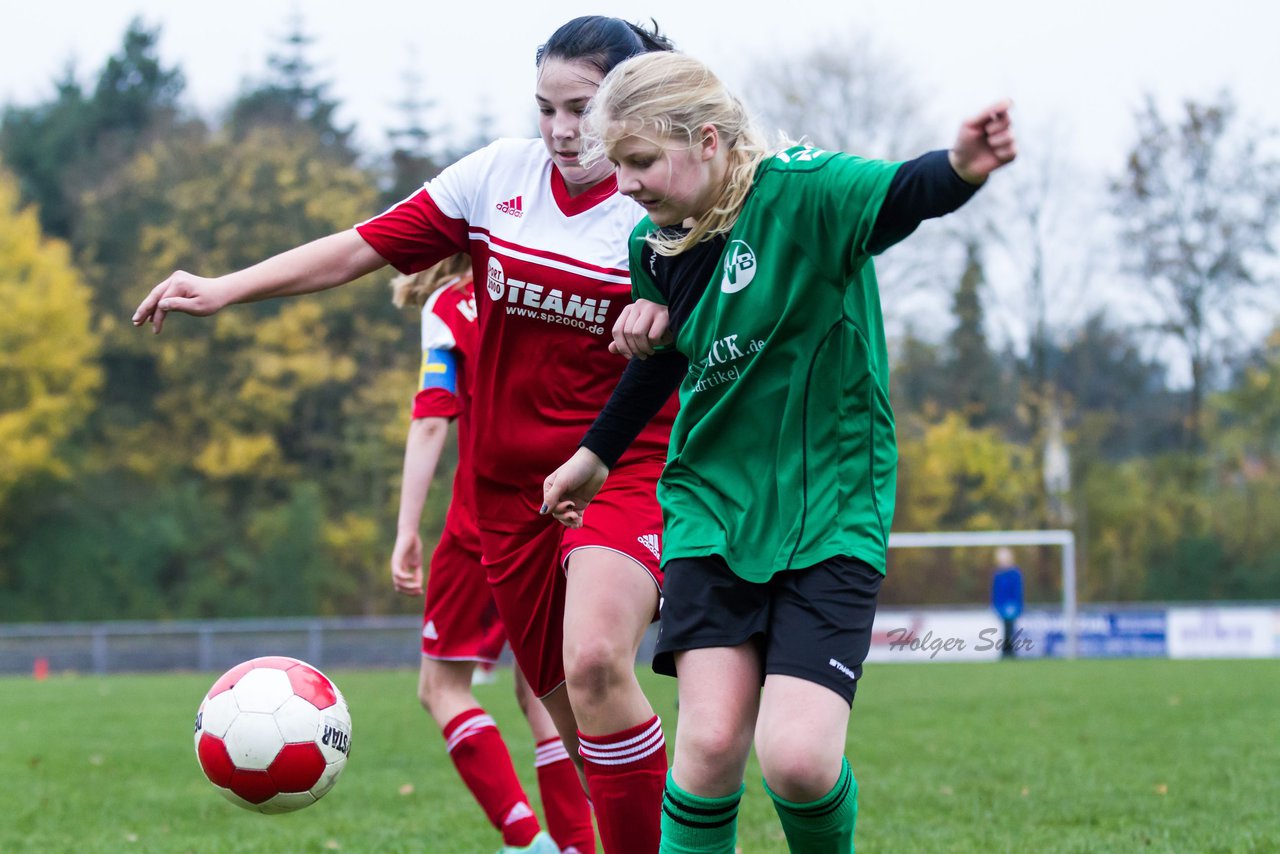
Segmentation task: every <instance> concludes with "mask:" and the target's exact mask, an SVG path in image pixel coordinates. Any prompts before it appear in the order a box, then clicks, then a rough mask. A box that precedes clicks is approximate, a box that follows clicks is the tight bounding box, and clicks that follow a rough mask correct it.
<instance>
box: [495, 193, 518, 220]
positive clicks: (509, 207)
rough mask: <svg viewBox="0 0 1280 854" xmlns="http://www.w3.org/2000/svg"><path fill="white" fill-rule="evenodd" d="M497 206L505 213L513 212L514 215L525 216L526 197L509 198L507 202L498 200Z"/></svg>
mask: <svg viewBox="0 0 1280 854" xmlns="http://www.w3.org/2000/svg"><path fill="white" fill-rule="evenodd" d="M495 207H497V209H498V210H500V211H502V212H503V213H504V214H511V215H512V216H514V217H522V216H524V199H522V198H521V197H520V196H516V197H515V198H514V199H507V200H506V201H505V202H498V204H497V205H495Z"/></svg>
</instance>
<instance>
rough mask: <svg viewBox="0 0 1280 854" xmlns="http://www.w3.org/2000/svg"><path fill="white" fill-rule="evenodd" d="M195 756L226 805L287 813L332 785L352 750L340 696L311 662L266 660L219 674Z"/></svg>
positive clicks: (201, 718)
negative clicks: (227, 803)
mask: <svg viewBox="0 0 1280 854" xmlns="http://www.w3.org/2000/svg"><path fill="white" fill-rule="evenodd" d="M195 741H196V758H197V759H198V760H199V761H200V767H201V769H203V770H204V773H205V776H206V777H208V778H209V782H211V783H213V785H214V786H216V787H217V789H218V791H219V792H221V793H222V794H223V795H224V796H226V798H227V800H229V801H231V803H233V804H236V805H237V806H242V807H244V808H245V809H247V810H254V811H256V812H262V813H282V812H292V811H293V810H298V809H302V808H303V807H306V806H310V805H311V804H314V803H315V802H316V801H317V800H319V799H320V798H321V797H323V796H324V794H325V792H328V791H329V790H330V789H331V788H333V784H334V782H336V781H337V779H338V775H339V774H340V773H342V768H343V766H344V765H346V763H347V754H348V753H349V752H350V750H351V713H350V712H349V711H347V702H346V700H344V699H343V697H342V692H341V691H339V690H338V688H337V686H336V685H334V684H333V683H332V682H330V681H329V678H328V677H327V676H325V675H324V674H323V673H321V672H320V671H319V670H317V669H315V668H314V667H312V666H311V665H309V664H307V663H306V662H303V661H298V660H297V659H294V658H284V657H282V656H268V657H266V658H255V659H253V660H251V661H246V662H244V663H243V664H237V665H236V666H235V667H233V668H231V669H230V670H228V671H227V672H226V673H224V674H222V676H221V677H219V679H218V681H217V682H214V683H213V687H212V688H210V689H209V693H208V694H206V695H205V698H204V701H203V702H202V703H201V704H200V710H199V711H198V712H196V734H195Z"/></svg>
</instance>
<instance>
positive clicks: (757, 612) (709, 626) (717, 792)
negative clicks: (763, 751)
mask: <svg viewBox="0 0 1280 854" xmlns="http://www.w3.org/2000/svg"><path fill="white" fill-rule="evenodd" d="M663 576H664V582H663V595H664V597H665V599H664V601H663V605H662V631H661V633H660V634H659V636H658V648H657V650H656V651H655V654H654V658H653V669H654V670H655V671H657V672H658V673H662V674H665V675H668V676H678V677H679V681H678V683H677V684H678V686H679V696H680V720H679V722H678V723H677V725H676V751H675V759H674V762H673V765H672V773H671V774H670V775H668V777H667V787H666V793H665V795H664V798H663V804H662V806H663V809H662V851H663V854H677V852H692V851H699V852H703V851H705V852H723V854H731V852H733V851H734V850H735V842H736V838H737V816H738V803H739V801H740V799H741V797H742V791H743V787H742V774H743V769H744V767H745V763H746V759H747V754H748V753H749V752H750V749H751V733H752V730H753V727H754V724H755V718H756V711H757V708H758V706H759V700H760V680H761V673H762V669H763V661H762V659H761V646H760V639H761V637H763V635H764V632H765V630H766V629H767V627H768V621H769V610H770V604H771V603H770V589H769V587H768V585H764V584H752V583H750V582H747V581H744V580H742V579H741V578H739V577H738V576H737V575H735V574H734V573H733V572H732V571H731V570H730V569H729V567H728V566H726V565H725V562H724V560H723V559H722V558H720V557H717V556H709V557H698V558H677V559H674V560H671V561H668V563H667V565H666V566H665V567H664V573H663Z"/></svg>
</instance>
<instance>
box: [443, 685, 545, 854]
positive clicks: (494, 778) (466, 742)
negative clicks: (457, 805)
mask: <svg viewBox="0 0 1280 854" xmlns="http://www.w3.org/2000/svg"><path fill="white" fill-rule="evenodd" d="M444 740H445V747H446V749H447V750H448V751H449V758H450V759H452V760H453V764H454V766H456V767H457V769H458V774H459V776H461V777H462V782H464V783H466V784H467V788H468V789H470V790H471V794H472V795H473V796H475V799H476V802H477V803H479V804H480V807H481V809H483V810H484V813H485V815H487V816H488V817H489V821H490V822H492V823H493V826H494V827H496V828H498V830H499V831H500V832H501V833H502V841H503V843H504V844H506V845H511V846H515V847H517V848H519V847H521V846H524V845H528V844H529V843H530V842H532V841H533V837H535V836H537V835H538V832H539V831H540V830H542V827H541V826H540V825H539V824H538V817H537V816H536V815H534V813H533V810H532V809H531V808H530V807H529V799H528V798H527V797H525V794H524V789H523V788H521V786H520V780H519V779H518V778H517V777H516V769H515V768H514V767H513V766H512V764H511V754H510V753H508V752H507V745H506V742H504V741H503V740H502V735H501V734H499V732H498V727H497V726H496V725H495V724H494V722H493V718H491V717H489V716H488V715H487V714H485V711H484V709H479V708H477V709H468V710H467V711H465V712H463V713H462V714H460V715H458V716H457V717H455V718H454V719H453V720H451V721H449V723H448V724H447V725H446V726H445V728H444Z"/></svg>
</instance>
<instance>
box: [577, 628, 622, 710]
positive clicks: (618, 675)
mask: <svg viewBox="0 0 1280 854" xmlns="http://www.w3.org/2000/svg"><path fill="white" fill-rule="evenodd" d="M630 654H631V653H630V650H628V649H625V648H624V645H622V644H618V643H615V642H614V641H613V640H611V639H610V638H607V637H594V638H590V639H585V640H582V641H579V642H577V643H574V644H572V645H566V648H565V662H564V665H565V678H566V680H567V681H568V683H569V691H570V694H571V695H572V696H574V697H575V698H594V697H598V696H601V695H603V694H605V693H607V692H608V691H609V689H610V688H612V687H613V686H614V685H617V684H619V683H620V682H622V681H623V680H624V679H625V678H626V677H627V674H629V673H630V672H631V670H632V668H633V667H634V663H633V662H631V661H630V660H629V658H630Z"/></svg>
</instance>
